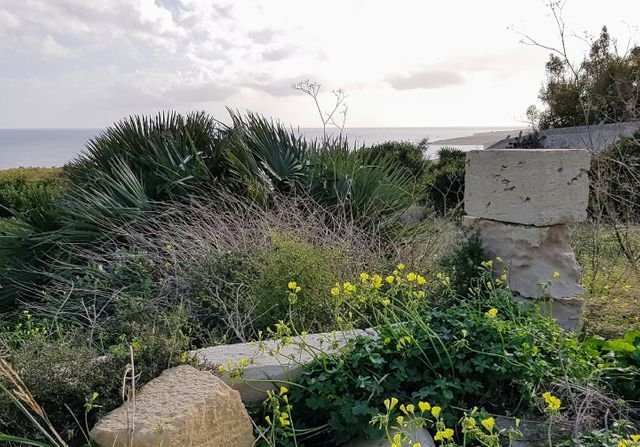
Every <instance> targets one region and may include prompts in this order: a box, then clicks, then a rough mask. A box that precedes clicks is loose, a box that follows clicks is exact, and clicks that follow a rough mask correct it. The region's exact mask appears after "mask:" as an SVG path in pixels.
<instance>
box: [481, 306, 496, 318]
mask: <svg viewBox="0 0 640 447" xmlns="http://www.w3.org/2000/svg"><path fill="white" fill-rule="evenodd" d="M484 316H485V317H487V318H496V317H497V316H498V309H496V308H495V307H492V308H491V309H489V310H488V311H486V312H485V313H484Z"/></svg>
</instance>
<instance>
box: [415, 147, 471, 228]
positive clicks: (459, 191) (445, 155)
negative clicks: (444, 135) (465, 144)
mask: <svg viewBox="0 0 640 447" xmlns="http://www.w3.org/2000/svg"><path fill="white" fill-rule="evenodd" d="M465 159H466V155H465V153H464V152H462V151H461V150H459V149H451V148H442V149H440V150H439V151H438V160H437V161H436V162H433V163H431V164H430V165H429V167H428V168H427V172H426V174H425V183H426V185H427V203H428V204H430V205H431V206H432V207H433V208H434V209H435V210H436V211H437V212H438V213H439V214H440V215H441V216H444V215H447V214H448V213H450V212H452V211H453V212H460V207H461V205H462V202H463V200H464V172H465Z"/></svg>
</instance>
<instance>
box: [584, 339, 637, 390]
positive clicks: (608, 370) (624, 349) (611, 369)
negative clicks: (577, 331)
mask: <svg viewBox="0 0 640 447" xmlns="http://www.w3.org/2000/svg"><path fill="white" fill-rule="evenodd" d="M584 347H585V349H586V350H588V351H590V352H591V353H592V354H593V355H595V356H600V357H601V358H602V361H603V363H604V364H603V365H602V373H603V374H602V375H603V379H604V380H605V381H606V383H607V384H608V385H609V386H610V387H611V390H612V391H613V392H614V393H615V394H616V395H617V396H620V397H621V398H623V399H625V400H628V401H640V332H639V331H633V330H632V331H628V332H627V333H626V334H625V335H624V337H622V338H618V339H609V340H607V339H604V338H602V337H591V338H589V339H587V340H586V341H585V343H584Z"/></svg>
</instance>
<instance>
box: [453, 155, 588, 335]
mask: <svg viewBox="0 0 640 447" xmlns="http://www.w3.org/2000/svg"><path fill="white" fill-rule="evenodd" d="M589 164H590V156H589V152H588V151H586V150H581V149H544V150H542V149H501V150H485V151H471V152H469V153H468V154H467V160H466V175H465V198H464V207H465V212H466V213H467V216H466V217H465V218H464V223H465V225H466V226H468V227H470V228H471V229H473V230H475V231H478V232H479V235H480V238H481V239H482V245H483V248H484V250H485V254H486V255H487V256H488V257H490V258H492V259H493V261H494V262H493V268H494V274H496V275H498V276H501V275H502V273H503V271H504V269H505V268H506V269H507V273H508V280H509V287H510V289H511V290H512V291H513V292H514V293H515V294H516V296H517V297H518V298H519V299H521V300H523V301H530V300H536V301H541V302H542V303H543V309H546V311H547V312H548V313H549V314H551V315H552V316H553V317H554V318H555V319H556V320H557V321H558V323H559V324H560V326H562V327H563V328H564V329H567V330H573V331H576V330H578V328H579V324H580V316H581V314H582V306H583V300H582V298H581V295H583V294H584V292H585V291H584V289H583V288H582V287H581V286H580V282H579V281H580V276H581V270H580V266H579V265H578V263H577V261H576V258H575V254H574V253H573V250H572V249H571V247H570V246H569V228H568V226H567V225H568V224H572V223H576V222H581V221H583V220H585V219H586V217H587V204H588V196H589V178H588V175H587V172H588V170H589ZM500 260H501V261H502V262H500Z"/></svg>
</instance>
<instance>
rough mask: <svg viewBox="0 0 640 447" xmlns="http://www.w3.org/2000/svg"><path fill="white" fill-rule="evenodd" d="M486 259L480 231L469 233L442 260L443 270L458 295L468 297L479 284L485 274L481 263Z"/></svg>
mask: <svg viewBox="0 0 640 447" xmlns="http://www.w3.org/2000/svg"><path fill="white" fill-rule="evenodd" d="M484 261H486V259H485V254H484V250H483V249H482V240H481V239H480V235H479V234H478V233H473V234H471V235H469V236H468V237H467V238H466V239H465V240H463V241H461V243H460V244H459V245H458V246H457V247H456V248H455V249H454V250H453V252H452V253H450V254H449V255H448V256H447V257H445V258H443V259H442V260H441V261H440V265H441V266H442V269H443V271H444V272H445V273H446V274H447V275H448V276H449V277H450V278H451V288H452V289H453V290H454V291H455V292H456V295H457V296H459V297H466V296H467V295H468V294H469V290H471V289H472V288H474V287H476V286H477V285H478V279H479V278H480V277H482V275H483V270H482V268H481V266H480V264H481V263H482V262H484Z"/></svg>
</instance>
